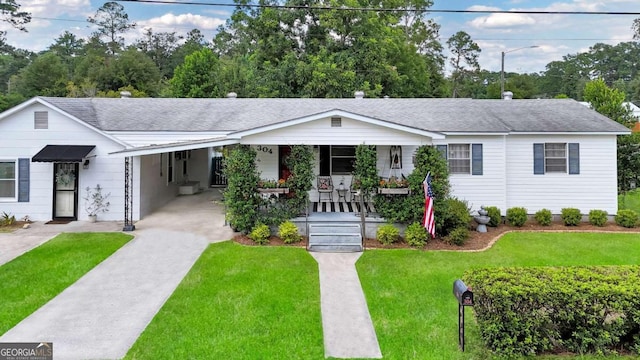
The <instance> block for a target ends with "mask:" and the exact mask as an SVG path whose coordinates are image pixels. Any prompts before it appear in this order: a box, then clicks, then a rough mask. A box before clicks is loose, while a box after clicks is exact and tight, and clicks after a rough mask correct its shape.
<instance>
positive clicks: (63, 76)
mask: <svg viewBox="0 0 640 360" xmlns="http://www.w3.org/2000/svg"><path fill="white" fill-rule="evenodd" d="M67 81H68V72H67V69H66V67H65V66H64V64H63V63H62V60H60V57H58V55H56V54H53V53H45V54H43V55H40V56H38V57H37V58H36V59H35V60H34V61H33V62H32V63H31V64H29V65H28V66H27V67H25V68H23V69H22V70H21V71H20V74H19V75H18V77H17V78H16V89H17V90H18V91H19V92H20V94H22V95H23V96H26V97H32V96H37V95H42V96H65V95H66V92H67V91H66V84H67Z"/></svg>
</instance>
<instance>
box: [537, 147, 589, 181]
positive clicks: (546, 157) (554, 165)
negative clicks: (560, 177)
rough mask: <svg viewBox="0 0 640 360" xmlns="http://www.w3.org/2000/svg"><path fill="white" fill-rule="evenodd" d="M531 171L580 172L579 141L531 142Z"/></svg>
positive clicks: (573, 173)
mask: <svg viewBox="0 0 640 360" xmlns="http://www.w3.org/2000/svg"><path fill="white" fill-rule="evenodd" d="M533 173H534V174H536V175H543V174H546V173H564V174H566V173H568V174H570V175H577V174H580V144H579V143H538V144H533Z"/></svg>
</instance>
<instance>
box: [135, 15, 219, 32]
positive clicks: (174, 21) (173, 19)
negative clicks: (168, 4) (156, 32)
mask: <svg viewBox="0 0 640 360" xmlns="http://www.w3.org/2000/svg"><path fill="white" fill-rule="evenodd" d="M224 22H225V20H224V19H220V18H215V17H207V16H202V15H197V14H191V13H188V14H179V15H174V14H172V13H167V14H164V15H162V16H160V17H155V18H151V19H148V20H141V21H138V24H139V26H141V27H150V28H154V29H155V28H176V27H179V28H185V27H190V28H198V29H200V30H214V29H216V28H217V27H218V26H220V25H222V24H224Z"/></svg>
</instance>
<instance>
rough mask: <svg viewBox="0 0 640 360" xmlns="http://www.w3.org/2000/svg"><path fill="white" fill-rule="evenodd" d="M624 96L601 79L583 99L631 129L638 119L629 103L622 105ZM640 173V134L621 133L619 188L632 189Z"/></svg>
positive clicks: (619, 142)
mask: <svg viewBox="0 0 640 360" xmlns="http://www.w3.org/2000/svg"><path fill="white" fill-rule="evenodd" d="M624 98H625V95H624V93H623V92H621V91H619V90H617V89H611V88H609V87H608V86H607V85H606V84H605V82H604V80H602V79H597V80H594V81H591V82H589V83H587V85H586V86H585V90H584V99H585V100H586V101H588V102H589V103H590V104H591V107H592V108H593V109H594V110H596V111H597V112H599V113H600V114H602V115H605V116H607V117H609V118H610V119H613V120H615V121H617V122H619V123H620V124H623V125H625V126H627V127H629V128H630V127H632V126H633V125H634V124H635V122H636V121H637V120H638V119H636V118H634V117H633V114H632V112H631V109H630V108H629V107H628V106H624V105H623V102H624ZM638 174H640V134H639V133H634V134H631V135H622V136H618V189H619V190H620V191H622V192H624V191H627V190H630V189H631V188H632V187H633V186H632V184H637V183H638V179H639V176H638Z"/></svg>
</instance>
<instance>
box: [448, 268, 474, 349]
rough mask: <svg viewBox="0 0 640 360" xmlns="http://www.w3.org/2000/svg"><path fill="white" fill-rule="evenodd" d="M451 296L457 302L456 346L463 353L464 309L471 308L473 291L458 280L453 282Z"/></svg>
mask: <svg viewBox="0 0 640 360" xmlns="http://www.w3.org/2000/svg"><path fill="white" fill-rule="evenodd" d="M453 296H455V297H456V300H458V346H459V347H460V350H462V351H464V307H465V306H473V291H471V288H469V287H468V286H467V285H465V283H464V282H463V281H462V280H460V279H458V280H456V281H454V282H453Z"/></svg>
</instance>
